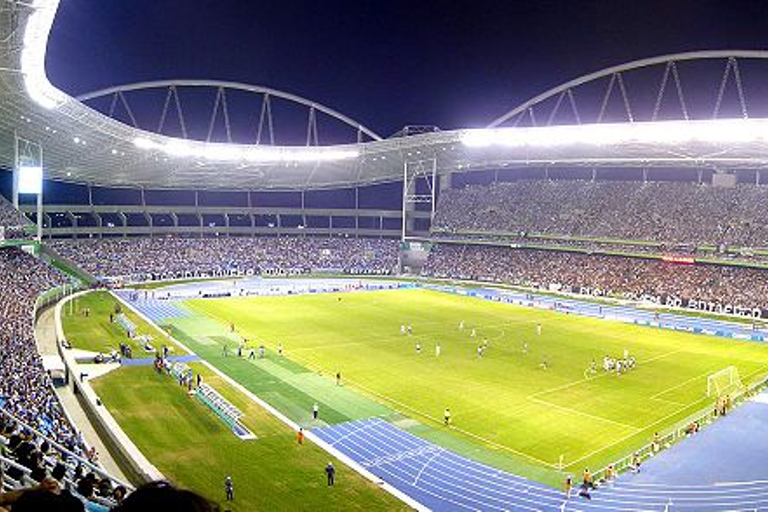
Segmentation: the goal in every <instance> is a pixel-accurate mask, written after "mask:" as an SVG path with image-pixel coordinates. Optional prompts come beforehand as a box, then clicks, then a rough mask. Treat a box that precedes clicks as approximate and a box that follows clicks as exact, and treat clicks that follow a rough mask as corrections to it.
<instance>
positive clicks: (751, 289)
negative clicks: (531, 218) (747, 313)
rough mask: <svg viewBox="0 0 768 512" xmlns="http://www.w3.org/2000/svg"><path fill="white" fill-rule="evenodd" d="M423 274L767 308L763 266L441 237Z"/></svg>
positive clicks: (766, 279) (767, 286)
mask: <svg viewBox="0 0 768 512" xmlns="http://www.w3.org/2000/svg"><path fill="white" fill-rule="evenodd" d="M422 274H423V275H425V276H429V277H442V278H454V279H472V280H479V281H496V282H505V283H509V284H514V285H520V286H529V287H534V288H543V289H550V288H553V287H554V288H562V289H580V288H589V289H592V290H595V289H599V290H601V292H602V293H604V294H605V295H614V296H627V295H632V296H635V297H639V296H642V295H652V296H674V297H679V298H681V299H686V300H691V299H692V300H697V301H706V302H713V303H718V304H731V305H734V306H740V307H745V308H761V309H766V308H768V271H766V270H761V269H753V268H744V267H735V266H723V265H700V264H697V265H683V264H677V263H668V262H663V261H660V260H651V259H642V258H630V257H622V256H608V255H600V254H586V253H575V252H560V251H546V250H530V249H515V248H509V247H500V246H487V245H471V244H445V243H443V244H438V245H437V246H435V247H433V249H432V252H431V253H430V255H429V258H428V260H427V263H426V264H425V266H424V267H423V269H422Z"/></svg>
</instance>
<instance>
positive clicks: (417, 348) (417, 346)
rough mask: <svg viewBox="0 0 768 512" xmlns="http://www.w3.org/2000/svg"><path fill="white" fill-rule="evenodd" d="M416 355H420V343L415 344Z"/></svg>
mask: <svg viewBox="0 0 768 512" xmlns="http://www.w3.org/2000/svg"><path fill="white" fill-rule="evenodd" d="M416 354H421V343H419V342H418V341H417V342H416Z"/></svg>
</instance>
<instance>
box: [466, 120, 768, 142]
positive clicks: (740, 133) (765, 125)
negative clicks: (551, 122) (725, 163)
mask: <svg viewBox="0 0 768 512" xmlns="http://www.w3.org/2000/svg"><path fill="white" fill-rule="evenodd" d="M765 140H768V120H766V119H713V120H709V121H655V122H649V123H623V124H608V123H606V124H590V125H577V126H541V127H525V128H494V129H482V130H467V131H465V132H464V133H463V134H462V135H461V142H462V143H463V144H464V145H465V146H466V147H468V148H484V147H491V146H501V147H509V148H514V147H526V146H536V147H554V146H563V145H574V144H575V145H595V146H606V145H616V144H626V143H641V144H677V143H684V142H696V141H700V142H714V143H717V142H724V143H749V142H760V141H765Z"/></svg>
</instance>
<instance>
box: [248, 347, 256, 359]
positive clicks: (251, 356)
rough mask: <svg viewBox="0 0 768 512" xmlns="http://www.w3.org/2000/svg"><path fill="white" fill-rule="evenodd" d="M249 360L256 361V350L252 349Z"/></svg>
mask: <svg viewBox="0 0 768 512" xmlns="http://www.w3.org/2000/svg"><path fill="white" fill-rule="evenodd" d="M248 359H256V349H255V348H253V347H251V353H250V354H248Z"/></svg>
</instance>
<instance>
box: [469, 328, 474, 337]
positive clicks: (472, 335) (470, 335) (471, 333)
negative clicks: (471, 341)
mask: <svg viewBox="0 0 768 512" xmlns="http://www.w3.org/2000/svg"><path fill="white" fill-rule="evenodd" d="M475 334H476V333H475V328H474V327H473V328H472V332H470V333H469V337H470V338H474V337H475Z"/></svg>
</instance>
